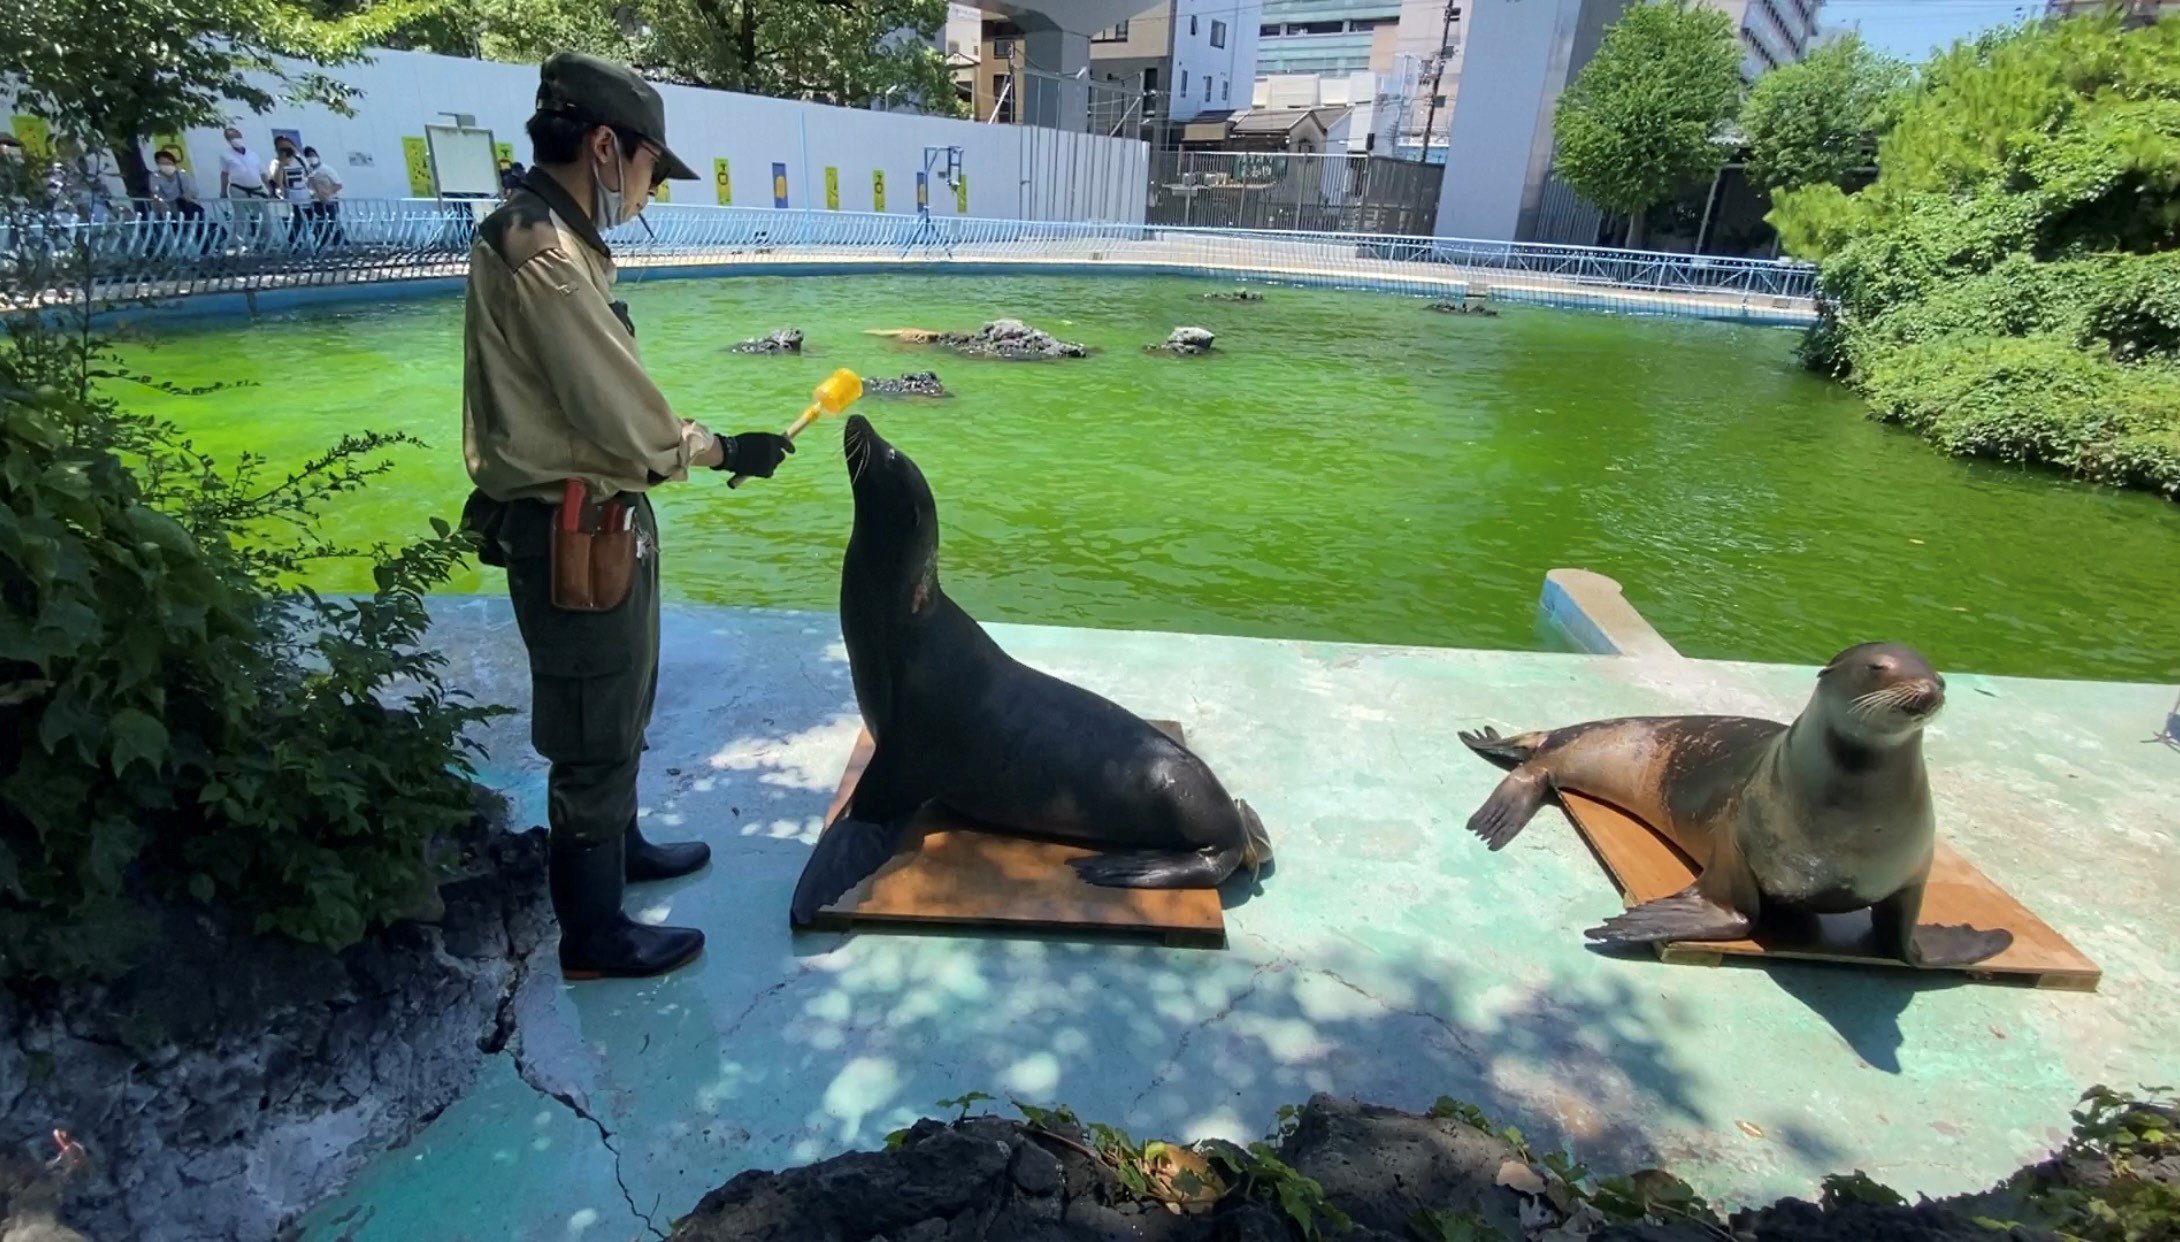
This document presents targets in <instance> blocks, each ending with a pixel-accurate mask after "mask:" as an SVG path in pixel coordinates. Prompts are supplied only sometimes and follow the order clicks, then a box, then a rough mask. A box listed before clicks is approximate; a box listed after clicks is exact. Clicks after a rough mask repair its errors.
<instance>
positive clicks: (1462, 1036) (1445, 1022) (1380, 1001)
mask: <svg viewBox="0 0 2180 1242" xmlns="http://www.w3.org/2000/svg"><path fill="white" fill-rule="evenodd" d="M1303 973H1304V974H1311V975H1320V976H1322V977H1324V978H1326V979H1330V980H1332V981H1333V982H1334V983H1337V984H1339V985H1340V986H1341V987H1343V988H1346V989H1347V990H1348V991H1350V992H1353V993H1354V994H1355V995H1357V996H1360V997H1362V998H1363V999H1364V1000H1367V1001H1369V1002H1370V1003H1371V1004H1373V1005H1376V1006H1378V1007H1379V1008H1381V1009H1383V1010H1385V1011H1386V1012H1387V1013H1397V1014H1400V1015H1402V1016H1404V1017H1410V1018H1420V1019H1422V1020H1423V1021H1425V1022H1432V1023H1436V1024H1437V1025H1438V1027H1439V1029H1441V1030H1443V1031H1445V1032H1446V1036H1447V1038H1449V1039H1451V1040H1452V1041H1453V1046H1454V1047H1456V1048H1459V1049H1460V1050H1461V1051H1463V1052H1465V1053H1468V1054H1470V1055H1471V1056H1474V1055H1476V1052H1477V1050H1476V1047H1475V1045H1474V1044H1472V1043H1470V1042H1469V1037H1468V1034H1467V1032H1465V1031H1463V1030H1462V1029H1461V1028H1460V1027H1458V1026H1455V1025H1454V1024H1453V1022H1452V1021H1450V1020H1449V1019H1447V1018H1446V1017H1445V1016H1443V1015H1441V1014H1435V1013H1432V1012H1431V1011H1430V1010H1428V1009H1408V1008H1404V1007H1402V1006H1400V1005H1396V1004H1394V1003H1392V1002H1391V1001H1389V1000H1386V999H1385V998H1384V997H1382V996H1379V995H1378V994H1377V993H1375V992H1372V991H1371V990H1370V989H1368V988H1366V987H1364V986H1362V985H1361V984H1359V983H1356V982H1355V981H1354V980H1352V979H1349V978H1348V977H1347V976H1345V975H1343V974H1341V973H1340V972H1338V971H1336V970H1324V969H1312V968H1305V969H1304V971H1303Z"/></svg>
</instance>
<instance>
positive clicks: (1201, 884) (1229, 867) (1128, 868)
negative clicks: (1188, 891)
mask: <svg viewBox="0 0 2180 1242" xmlns="http://www.w3.org/2000/svg"><path fill="white" fill-rule="evenodd" d="M1241 854H1242V851H1241V848H1240V847H1239V846H1229V847H1225V848H1214V849H1201V850H1189V851H1186V852H1183V851H1180V850H1130V851H1126V852H1114V853H1110V854H1092V855H1090V856H1089V857H1087V858H1070V859H1068V860H1067V865H1068V866H1070V867H1073V868H1074V869H1075V874H1076V875H1079V876H1081V877H1082V878H1083V880H1084V882H1085V883H1089V884H1095V885H1097V886H1099V887H1100V888H1216V887H1218V885H1219V882H1220V881H1222V880H1224V879H1225V878H1226V877H1227V876H1229V875H1232V874H1233V872H1234V868H1235V866H1237V865H1238V864H1239V863H1240V862H1241Z"/></svg>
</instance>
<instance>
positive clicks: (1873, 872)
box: [1461, 643, 2013, 966]
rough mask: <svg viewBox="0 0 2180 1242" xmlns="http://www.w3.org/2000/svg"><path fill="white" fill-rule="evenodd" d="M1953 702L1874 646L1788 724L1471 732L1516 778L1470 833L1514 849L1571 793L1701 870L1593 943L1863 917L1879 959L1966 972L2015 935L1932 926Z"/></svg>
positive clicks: (1903, 657)
mask: <svg viewBox="0 0 2180 1242" xmlns="http://www.w3.org/2000/svg"><path fill="white" fill-rule="evenodd" d="M1944 704H1945V679H1944V678H1942V677H1940V676H1938V674H1937V672H1936V671H1935V670H1934V669H1932V668H1931V667H1930V664H1929V662H1928V661H1926V660H1925V659H1923V657H1922V656H1921V655H1919V654H1918V653H1916V652H1915V651H1914V650H1912V649H1911V648H1908V647H1903V646H1899V645H1897V644H1892V643H1865V644H1863V645H1862V646H1859V647H1850V648H1848V649H1847V650H1845V651H1842V652H1840V653H1839V654H1838V655H1837V656H1835V657H1833V659H1832V662H1831V663H1830V664H1828V665H1826V666H1825V667H1824V670H1823V671H1822V672H1820V673H1819V674H1818V675H1817V691H1816V693H1815V694H1814V695H1812V696H1811V697H1810V700H1809V705H1808V706H1807V707H1805V708H1803V709H1802V713H1801V715H1800V716H1799V717H1797V718H1796V719H1795V721H1794V723H1793V724H1791V725H1783V724H1780V723H1778V722H1777V721H1771V720H1753V719H1749V718H1746V717H1741V716H1652V717H1635V718H1629V719H1624V720H1601V721H1596V722H1593V723H1590V724H1578V725H1570V726H1568V727H1567V728H1564V729H1554V730H1551V731H1549V732H1540V733H1524V734H1522V735H1521V736H1519V737H1508V738H1502V737H1500V736H1499V735H1498V733H1497V732H1496V731H1495V730H1491V729H1486V730H1484V731H1482V732H1480V733H1464V734H1462V735H1461V740H1462V741H1463V742H1464V743H1466V744H1467V745H1468V747H1469V749H1471V750H1473V751H1475V752H1476V753H1477V754H1479V755H1482V756H1483V757H1484V758H1486V759H1488V760H1490V761H1491V762H1493V763H1496V764H1498V765H1499V766H1500V767H1503V768H1507V769H1509V773H1508V775H1507V777H1506V779H1505V780H1503V781H1501V782H1499V787H1498V788H1497V789H1495V790H1493V791H1492V794H1491V797H1490V798H1488V799H1486V800H1485V802H1484V805H1483V806H1482V807H1481V808H1480V809H1478V810H1477V812H1476V814H1474V815H1473V816H1471V817H1469V821H1468V827H1469V831H1470V832H1473V833H1475V834H1476V835H1477V836H1479V837H1482V838H1483V839H1484V841H1485V842H1486V843H1488V844H1489V845H1490V846H1491V848H1492V849H1494V850H1497V849H1500V848H1502V847H1504V846H1505V845H1506V843H1507V842H1509V841H1511V840H1513V839H1514V836H1515V834H1516V833H1519V832H1520V831H1521V830H1522V826H1523V825H1524V824H1527V823H1528V822H1529V820H1530V817H1532V816H1534V815H1535V814H1536V813H1537V810H1538V808H1540V807H1542V806H1543V805H1544V803H1545V801H1546V799H1548V798H1550V797H1552V796H1553V795H1555V794H1556V793H1558V792H1559V791H1561V790H1566V791H1570V792H1574V793H1579V794H1582V795H1584V796H1587V797H1591V798H1595V799H1597V800H1598V801H1600V802H1606V803H1610V804H1611V805H1613V806H1616V807H1619V808H1620V809H1621V810H1623V811H1626V812H1628V813H1629V814H1631V815H1634V816H1635V817H1637V818H1639V819H1641V820H1642V821H1643V822H1644V823H1646V824H1648V825H1650V826H1651V827H1652V828H1654V829H1656V830H1657V831H1659V832H1661V833H1663V834H1664V835H1665V836H1666V837H1667V839H1669V840H1671V841H1672V842H1673V844H1674V845H1676V846H1678V847H1679V848H1680V851H1681V852H1682V853H1683V854H1686V855H1687V856H1688V858H1689V859H1690V860H1691V861H1693V862H1694V863H1695V864H1696V865H1697V867H1698V868H1699V869H1700V870H1699V875H1698V878H1697V880H1696V882H1695V883H1694V884H1693V885H1690V886H1689V887H1688V888H1687V889H1685V890H1683V891H1682V892H1679V893H1676V894H1674V895H1673V896H1671V897H1661V898H1659V899H1658V900H1656V901H1650V902H1645V903H1643V904H1642V905H1639V906H1636V907H1635V908H1634V909H1632V910H1628V911H1626V912H1625V913H1623V914H1620V915H1618V916H1616V917H1614V918H1611V919H1608V920H1606V921H1605V923H1604V924H1603V925H1602V926H1599V927H1593V928H1590V929H1589V930H1588V931H1585V932H1584V933H1583V935H1585V936H1588V937H1589V938H1590V939H1592V940H1596V941H1601V942H1604V943H1607V944H1647V943H1656V942H1661V941H1670V940H1738V939H1740V938H1742V937H1743V936H1746V935H1748V934H1749V932H1750V931H1751V930H1752V929H1754V928H1755V927H1756V926H1757V925H1758V923H1760V922H1763V923H1772V924H1777V923H1781V922H1786V921H1790V920H1794V919H1797V918H1798V919H1804V920H1806V919H1807V918H1808V917H1809V916H1813V915H1819V914H1841V913H1845V912H1847V911H1851V910H1860V909H1863V908H1865V907H1867V908H1869V909H1870V911H1871V915H1872V919H1873V922H1874V926H1875V929H1876V933H1877V943H1878V947H1879V950H1880V951H1881V952H1884V953H1886V954H1888V955H1890V956H1894V957H1898V958H1900V959H1901V960H1903V961H1905V962H1907V963H1908V964H1909V965H1912V966H1966V965H1969V964H1971V963H1974V962H1980V961H1982V960H1984V959H1985V958H1988V957H1990V956H1992V955H1993V954H1996V953H1999V952H2002V951H2004V950H2005V948H2006V947H2007V946H2008V945H2010V944H2012V943H2013V934H2012V933H2011V932H2008V931H2005V930H2003V929H2000V930H1994V931H1985V930H1979V929H1976V928H1971V927H1965V926H1953V927H1948V926H1934V925H1927V926H1926V925H1923V924H1921V921H1920V920H1921V917H1922V908H1923V887H1924V884H1925V883H1926V882H1927V880H1928V879H1929V876H1930V862H1931V857H1932V853H1933V851H1934V849H1935V848H1936V843H1937V821H1936V817H1935V815H1934V814H1933V812H1932V810H1931V802H1930V781H1929V778H1928V776H1927V775H1926V774H1925V772H1924V770H1923V727H1924V726H1925V725H1927V724H1929V723H1930V720H1931V718H1932V717H1933V716H1935V715H1937V712H1938V709H1939V708H1940V707H1942V706H1944Z"/></svg>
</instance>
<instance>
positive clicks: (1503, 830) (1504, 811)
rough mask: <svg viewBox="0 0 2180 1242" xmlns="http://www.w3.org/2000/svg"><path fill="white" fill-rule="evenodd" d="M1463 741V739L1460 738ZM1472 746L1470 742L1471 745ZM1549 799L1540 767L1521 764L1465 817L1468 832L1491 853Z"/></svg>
mask: <svg viewBox="0 0 2180 1242" xmlns="http://www.w3.org/2000/svg"><path fill="white" fill-rule="evenodd" d="M1463 740H1466V739H1463ZM1472 745H1473V743H1472ZM1551 798H1552V777H1551V774H1550V773H1548V772H1546V771H1545V770H1544V769H1543V768H1541V767H1538V766H1536V765H1534V764H1523V765H1522V766H1521V767H1518V768H1515V769H1514V770H1513V771H1511V772H1509V773H1507V774H1506V779H1504V780H1502V781H1500V782H1499V787H1498V788H1497V789H1494V790H1492V791H1491V796H1490V797H1488V798H1486V799H1484V804H1483V805H1482V806H1480V807H1477V808H1476V813H1475V814H1474V815H1471V816H1469V817H1468V830H1469V831H1470V832H1473V833H1475V834H1476V835H1477V836H1479V837H1482V838H1483V839H1484V844H1485V845H1488V846H1490V847H1491V848H1492V849H1493V850H1502V849H1505V848H1506V843H1507V842H1509V841H1512V840H1513V839H1514V838H1515V836H1516V835H1518V834H1519V833H1520V832H1521V830H1522V829H1523V828H1524V827H1526V826H1527V825H1528V823H1529V821H1530V820H1531V819H1533V818H1535V817H1536V813H1537V812H1538V811H1540V810H1542V809H1544V804H1545V803H1546V802H1549V801H1550V800H1551Z"/></svg>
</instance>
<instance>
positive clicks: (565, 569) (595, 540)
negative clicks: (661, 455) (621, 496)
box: [552, 479, 636, 612]
mask: <svg viewBox="0 0 2180 1242" xmlns="http://www.w3.org/2000/svg"><path fill="white" fill-rule="evenodd" d="M586 501H587V497H586V496H585V494H584V487H583V484H582V483H581V482H580V481H578V480H575V479H570V480H568V482H567V486H566V488H565V490H564V491H563V492H562V493H561V498H560V503H559V504H558V505H557V506H555V507H554V509H553V535H552V562H553V580H552V600H553V607H555V608H562V609H566V610H567V611H569V612H611V611H613V610H614V609H615V608H618V607H620V606H621V604H622V602H623V601H625V600H627V598H628V588H629V587H630V585H632V584H633V583H634V582H635V580H636V531H635V516H636V515H635V511H634V510H632V509H631V508H629V506H627V505H625V504H622V503H621V502H620V501H617V500H609V501H607V502H606V503H604V504H602V505H592V504H589V503H586Z"/></svg>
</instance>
